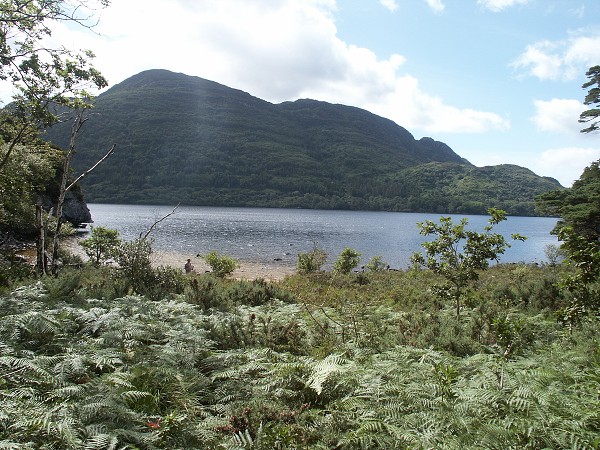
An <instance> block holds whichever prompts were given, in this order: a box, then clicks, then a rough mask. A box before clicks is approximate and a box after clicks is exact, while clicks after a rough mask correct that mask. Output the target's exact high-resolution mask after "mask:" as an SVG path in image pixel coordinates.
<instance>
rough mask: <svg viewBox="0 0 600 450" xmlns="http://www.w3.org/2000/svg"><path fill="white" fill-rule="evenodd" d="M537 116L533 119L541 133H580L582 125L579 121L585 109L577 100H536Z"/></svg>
mask: <svg viewBox="0 0 600 450" xmlns="http://www.w3.org/2000/svg"><path fill="white" fill-rule="evenodd" d="M534 106H535V110H536V112H535V115H534V116H533V117H532V118H531V120H532V121H533V123H534V124H535V125H536V127H537V129H538V130H540V131H551V132H562V133H573V134H577V133H579V130H580V129H581V124H580V123H579V122H578V121H577V119H578V118H579V115H580V114H581V112H582V111H583V110H584V109H585V107H584V106H583V104H582V103H581V102H579V101H577V100H571V99H560V98H553V99H552V100H547V101H545V100H535V101H534Z"/></svg>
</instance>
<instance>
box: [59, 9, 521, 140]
mask: <svg viewBox="0 0 600 450" xmlns="http://www.w3.org/2000/svg"><path fill="white" fill-rule="evenodd" d="M428 3H429V5H430V6H431V7H433V8H434V9H435V8H441V7H442V3H441V2H440V1H434V0H428ZM393 4H395V2H388V6H393ZM165 5H166V0H129V1H127V2H113V3H112V4H111V6H110V7H109V8H108V9H107V10H105V11H104V12H103V14H102V17H101V20H100V25H99V27H98V29H97V31H98V32H100V33H101V34H102V38H101V39H98V36H96V35H93V34H91V33H85V32H83V31H80V32H78V33H76V34H73V31H72V30H66V29H62V30H61V35H60V36H57V37H59V38H60V39H62V40H63V42H66V43H67V45H68V44H69V43H77V46H80V47H86V48H92V49H94V51H95V53H96V54H97V55H98V57H97V61H96V66H97V67H98V68H100V69H101V70H102V72H103V73H104V74H105V76H107V78H108V80H109V82H110V83H111V84H115V83H117V82H120V81H122V80H123V79H125V78H127V77H129V76H132V75H134V74H136V73H138V72H140V71H142V70H146V69H151V68H163V69H168V70H172V71H176V72H183V73H185V74H188V75H194V76H200V77H203V78H207V79H210V80H214V81H217V82H219V83H222V84H225V85H227V86H230V87H233V88H237V89H242V90H244V91H247V92H249V93H250V94H252V95H255V96H257V97H260V98H263V99H265V100H268V101H271V102H276V103H277V102H281V101H286V100H295V99H298V98H306V97H309V98H314V99H318V100H324V101H329V102H333V103H342V104H347V105H352V106H357V107H360V108H365V109H368V110H369V111H372V112H374V113H376V114H379V115H382V116H385V117H388V118H390V119H392V120H394V121H395V122H397V123H398V124H399V125H401V126H404V127H407V128H409V129H414V128H418V129H421V130H425V131H427V132H431V133H435V132H441V131H445V132H467V133H479V132H484V131H487V130H489V129H501V130H505V129H507V128H508V126H509V124H508V121H507V120H505V119H503V118H502V117H500V116H498V115H496V114H494V113H491V112H485V111H477V110H473V109H469V108H459V107H456V106H453V105H448V104H446V103H445V102H444V101H443V100H442V99H441V98H439V97H436V96H435V95H432V94H429V93H426V92H424V91H423V90H422V89H421V88H420V86H419V83H418V80H417V79H415V78H414V77H412V76H410V75H408V74H405V73H401V72H400V71H401V68H402V67H403V64H404V62H405V58H404V57H403V56H401V55H398V54H393V55H391V56H389V57H387V58H381V57H379V56H378V55H376V54H375V53H374V52H373V51H371V50H369V49H367V48H364V47H358V46H354V45H349V44H347V43H346V42H344V41H342V40H341V39H340V38H339V37H338V36H337V28H336V26H335V22H334V18H333V14H334V13H335V10H336V2H335V1H334V0H302V1H298V0H269V1H267V0H247V1H244V2H237V1H236V2H233V1H231V0H220V1H218V2H216V1H211V0H197V1H194V2H190V1H188V0H176V1H171V2H169V3H168V6H165ZM165 8H168V15H165ZM132 18H134V19H132ZM68 33H70V34H68Z"/></svg>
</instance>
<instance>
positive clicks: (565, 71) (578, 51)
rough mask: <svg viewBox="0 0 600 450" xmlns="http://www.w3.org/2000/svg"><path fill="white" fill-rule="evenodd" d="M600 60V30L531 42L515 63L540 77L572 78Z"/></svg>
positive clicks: (521, 68)
mask: <svg viewBox="0 0 600 450" xmlns="http://www.w3.org/2000/svg"><path fill="white" fill-rule="evenodd" d="M598 60H600V34H593V35H589V36H582V35H579V36H570V37H569V38H567V39H565V40H561V41H547V40H546V41H540V42H536V43H534V44H531V45H528V46H527V48H526V49H525V51H524V52H523V53H522V54H521V55H519V57H518V58H517V59H516V60H515V61H514V62H513V63H512V66H513V67H514V68H515V69H517V70H523V71H524V72H525V74H527V75H530V76H534V77H537V78H539V79H540V80H573V79H576V78H577V77H579V76H581V74H582V73H585V71H586V70H587V69H588V68H589V67H591V66H593V65H595V64H597V63H598Z"/></svg>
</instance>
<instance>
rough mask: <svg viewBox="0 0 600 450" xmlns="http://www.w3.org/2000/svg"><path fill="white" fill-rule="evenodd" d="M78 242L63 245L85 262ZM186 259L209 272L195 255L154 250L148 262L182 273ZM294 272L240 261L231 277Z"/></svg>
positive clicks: (253, 277)
mask: <svg viewBox="0 0 600 450" xmlns="http://www.w3.org/2000/svg"><path fill="white" fill-rule="evenodd" d="M78 240H79V239H78V238H68V239H66V240H65V241H63V245H65V246H66V247H67V248H68V249H69V251H70V252H71V253H73V254H76V255H79V256H80V257H82V258H83V259H84V260H86V259H87V256H86V254H85V252H84V251H83V249H82V248H81V247H80V246H79V245H78V243H77V241H78ZM188 258H189V259H191V260H192V265H193V266H194V272H196V273H204V272H208V271H210V267H209V266H208V265H207V264H206V263H205V262H204V260H202V259H201V258H197V257H196V256H195V255H189V254H185V253H180V252H171V251H163V250H154V251H153V252H152V255H151V256H150V260H151V261H152V265H153V266H154V267H158V266H170V267H174V268H176V269H181V271H182V272H183V265H184V264H185V262H186V261H187V259H188ZM33 263H35V250H34V251H33ZM295 271H296V270H295V268H294V267H289V266H286V265H283V264H281V263H278V262H277V261H273V263H270V264H263V263H255V262H247V261H240V267H239V268H238V269H236V270H235V272H233V275H232V277H233V278H236V279H240V280H241V279H244V280H257V279H261V278H262V279H263V280H267V281H279V280H283V279H284V278H285V277H286V276H287V275H291V274H293V273H295Z"/></svg>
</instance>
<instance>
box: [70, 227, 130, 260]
mask: <svg viewBox="0 0 600 450" xmlns="http://www.w3.org/2000/svg"><path fill="white" fill-rule="evenodd" d="M91 230H92V231H91V236H90V237H88V238H87V239H83V240H82V241H80V242H79V245H80V246H81V247H83V249H84V251H85V254H86V255H87V256H88V257H89V258H90V261H91V262H92V263H93V264H95V265H99V264H100V263H103V262H105V261H106V260H108V259H110V258H114V257H115V256H117V252H118V250H119V246H120V245H121V241H120V239H119V232H118V231H117V230H111V229H109V228H106V227H94V226H92V227H91Z"/></svg>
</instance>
